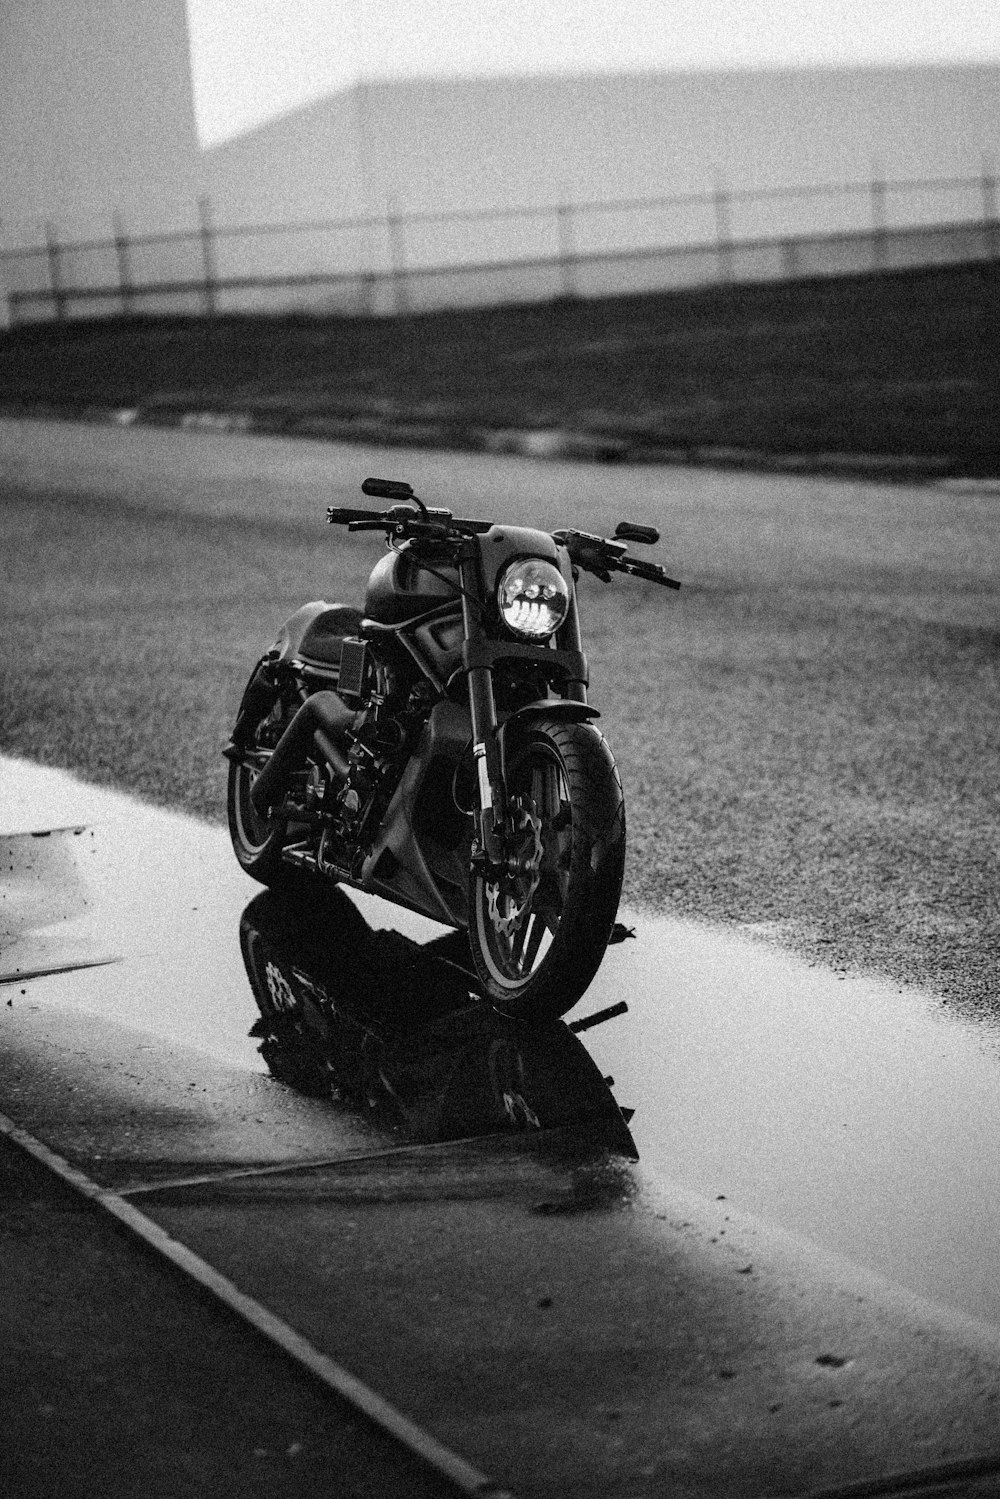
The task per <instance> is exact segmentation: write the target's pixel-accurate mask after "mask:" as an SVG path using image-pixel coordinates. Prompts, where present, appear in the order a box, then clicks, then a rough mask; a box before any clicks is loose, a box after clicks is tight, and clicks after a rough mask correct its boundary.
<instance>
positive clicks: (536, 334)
mask: <svg viewBox="0 0 1000 1499" xmlns="http://www.w3.org/2000/svg"><path fill="white" fill-rule="evenodd" d="M998 293H1000V264H995V263H994V264H981V265H972V266H964V267H946V268H941V269H930V270H921V271H907V272H900V273H896V274H893V275H884V276H868V277H855V278H848V279H843V280H836V279H831V280H818V281H814V282H801V283H791V284H787V285H774V286H758V287H733V288H726V287H715V288H709V289H706V290H701V291H693V292H684V293H674V294H670V295H660V296H646V297H633V298H619V299H610V300H607V301H594V302H589V301H579V302H578V301H568V302H564V303H560V304H556V305H537V306H528V307H513V308H495V309H487V310H482V311H477V310H471V311H459V312H442V313H435V314H426V315H423V316H414V317H410V318H402V319H398V320H392V321H387V320H378V319H376V320H369V319H360V318H359V319H338V318H329V319H324V318H308V317H302V318H289V319H271V320H268V319H255V318H223V319H219V320H217V321H214V322H206V321H204V320H197V319H195V320H188V321H164V322H156V321H145V322H143V321H137V322H132V323H130V322H127V321H126V322H110V323H101V324H92V325H87V324H76V325H67V327H66V328H65V329H60V328H58V327H53V326H52V325H48V326H40V327H34V328H31V327H25V328H22V329H16V330H14V331H13V332H11V333H8V334H7V335H3V336H0V406H6V407H7V409H11V408H12V407H13V408H16V407H18V406H20V405H24V406H27V407H31V406H33V405H37V404H38V403H51V404H54V405H57V406H61V407H63V408H64V409H65V408H73V407H77V408H79V407H84V408H85V407H87V406H88V405H93V404H97V405H112V406H118V407H128V408H139V409H140V410H142V412H143V413H144V414H145V415H146V416H147V417H149V418H153V419H155V418H156V417H160V418H161V419H164V420H165V419H168V418H169V417H170V416H171V414H172V413H176V412H177V411H179V410H184V409H188V408H191V407H196V408H199V409H203V410H205V409H207V410H219V411H224V410H232V409H237V410H239V411H241V412H251V413H253V414H254V416H255V418H256V419H257V420H258V421H262V422H264V423H266V424H267V425H268V426H269V427H270V428H272V429H273V430H275V431H287V432H295V433H302V434H304V435H313V436H337V437H352V436H353V437H358V438H362V439H367V440H374V441H390V440H398V439H400V438H402V440H404V441H407V442H411V443H426V444H428V445H440V444H441V443H444V444H445V445H447V446H451V447H452V448H454V447H462V446H473V447H479V446H481V445H482V441H483V438H482V432H483V430H484V429H485V430H486V431H487V432H488V433H492V434H494V435H496V434H498V433H502V431H503V429H505V428H536V429H546V428H560V429H568V430H569V431H571V432H580V433H587V434H592V435H594V436H596V437H597V438H598V439H600V440H601V441H599V443H598V448H599V450H600V448H601V446H602V445H603V448H604V450H605V452H606V454H607V456H611V457H626V458H629V457H631V458H642V457H643V456H651V455H653V454H659V455H661V456H662V455H671V456H674V457H682V456H683V455H684V454H685V453H692V452H695V451H696V450H698V449H702V448H705V447H709V448H714V449H719V448H730V449H744V450H745V449H749V450H751V451H752V452H753V453H754V454H756V455H758V456H757V461H758V462H760V461H766V455H768V454H774V455H796V454H798V455H811V456H814V455H815V454H817V453H826V454H851V455H859V454H876V455H878V454H886V455H896V456H897V457H899V456H902V457H903V458H910V459H917V460H920V462H921V463H924V464H928V463H929V464H930V465H931V467H932V468H933V467H935V466H937V467H938V468H940V470H941V471H950V472H963V473H989V474H997V473H1000V438H998V435H997V434H998V432H1000V379H998V375H1000V296H998ZM715 459H716V461H717V459H718V454H717V453H716V455H715ZM918 466H919V465H918Z"/></svg>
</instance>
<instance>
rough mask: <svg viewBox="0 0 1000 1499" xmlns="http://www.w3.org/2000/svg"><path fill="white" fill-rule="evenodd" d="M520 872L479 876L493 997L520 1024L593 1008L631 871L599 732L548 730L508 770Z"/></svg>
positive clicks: (482, 974) (475, 936)
mask: <svg viewBox="0 0 1000 1499" xmlns="http://www.w3.org/2000/svg"><path fill="white" fill-rule="evenodd" d="M507 793H508V807H507V814H508V820H509V824H510V826H511V827H512V828H513V849H512V852H513V854H514V856H515V858H516V864H517V868H516V870H515V871H514V872H512V873H502V874H498V873H495V872H493V871H481V870H477V869H473V871H472V875H471V880H470V889H469V896H470V899H469V945H470V947H471V949H472V956H473V961H474V963H475V966H476V972H477V974H478V976H479V979H480V981H481V983H482V985H483V988H484V990H485V993H486V995H487V997H488V998H489V999H490V1000H491V1002H492V1003H493V1005H494V1006H495V1008H496V1009H498V1010H499V1011H500V1012H501V1013H502V1014H505V1015H509V1016H511V1017H512V1018H514V1019H518V1020H533V1019H537V1020H551V1019H554V1018H556V1017H557V1016H559V1015H564V1014H565V1013H566V1011H567V1010H569V1009H571V1008H572V1007H573V1005H575V1004H576V1002H577V1000H578V999H580V998H581V996H582V995H583V993H584V991H585V990H586V989H587V987H588V985H589V984H590V982H591V980H592V979H593V977H594V975H595V973H596V972H597V970H598V968H599V967H600V964H601V960H602V958H603V957H604V953H605V951H606V949H607V945H608V941H609V939H610V937H611V932H612V928H613V926H614V922H615V916H616V915H617V912H618V902H619V899H620V898H621V888H622V878H623V875H624V871H625V802H624V797H623V795H622V785H621V779H620V777H619V775H618V768H617V766H616V765H615V761H614V757H613V755H612V753H611V750H610V749H609V747H608V744H607V741H606V740H605V739H604V737H603V735H602V734H601V733H600V732H599V731H598V730H597V729H596V728H594V726H593V724H589V723H577V722H573V721H566V720H564V719H560V718H556V717H553V718H548V719H538V720H536V721H535V722H534V723H532V724H531V726H530V728H527V729H525V730H523V731H522V737H521V738H520V740H519V741H518V742H517V744H516V746H515V747H514V749H513V750H512V752H511V753H510V754H509V757H508V763H507Z"/></svg>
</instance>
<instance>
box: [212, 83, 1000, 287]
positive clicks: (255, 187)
mask: <svg viewBox="0 0 1000 1499" xmlns="http://www.w3.org/2000/svg"><path fill="white" fill-rule="evenodd" d="M998 102H1000V68H997V67H995V66H980V67H976V66H954V67H941V68H934V67H920V68H879V69H831V70H789V71H777V72H763V71H761V72H748V73H708V72H706V73H687V74H684V73H677V74H669V73H665V74H649V75H642V74H618V75H611V76H607V77H591V78H583V77H581V78H555V77H544V76H538V77H531V78H496V79H476V80H461V79H443V80H429V81H428V80H413V81H410V82H393V83H384V84H366V85H359V86H358V87H356V88H354V89H352V90H348V91H346V92H345V93H342V94H337V95H335V96H333V97H331V98H330V99H329V100H326V101H323V102H321V103H319V104H316V105H312V106H310V107H309V108H308V109H305V110H302V111H297V112H296V113H294V114H291V115H289V116H286V117H285V118H284V119H283V120H281V121H279V122H275V123H272V124H268V125H265V126H263V127H261V128H260V129H258V130H255V131H253V132H252V133H250V134H248V135H247V136H244V137H242V138H240V139H238V140H237V141H234V142H227V143H226V144H225V145H223V146H220V147H216V148H214V149H213V150H209V151H207V152H206V153H205V157H204V183H205V189H206V191H207V192H208V193H209V194H210V195H211V197H212V199H213V202H214V203H215V205H216V210H217V212H216V217H217V219H218V221H219V222H220V223H229V224H232V223H239V222H247V221H257V222H272V223H276V222H277V223H281V222H285V223H287V222H290V221H293V220H296V219H319V218H324V217H331V216H339V215H341V214H345V215H347V216H353V215H356V214H362V215H363V214H366V213H367V214H375V215H379V214H384V213H386V211H387V206H391V207H392V208H393V209H394V210H397V211H399V212H401V213H403V214H408V213H428V212H439V211H440V212H448V211H452V210H460V211H461V210H472V209H493V210H502V209H512V208H518V207H522V206H531V205H538V206H542V205H548V204H554V203H559V202H570V203H573V202H581V201H589V200H604V201H607V200H612V199H622V198H646V197H659V196H670V195H678V194H685V193H703V192H704V193H710V192H711V191H712V190H713V188H714V187H715V186H716V185H717V184H721V185H722V186H724V187H726V188H728V189H730V190H746V189H762V188H772V187H789V186H804V185H812V184H820V183H827V184H831V185H836V184H839V183H844V182H849V181H852V180H857V181H866V180H868V179H869V178H870V177H871V176H872V175H873V173H881V174H883V175H885V176H888V177H928V176H953V175H954V176H961V175H977V174H979V173H980V171H981V169H982V164H983V160H984V157H985V158H990V157H992V158H993V159H994V160H995V161H996V162H997V164H998V165H1000V110H998V108H997V105H998ZM967 196H968V195H967ZM930 203H931V200H930V199H927V201H926V202H925V204H924V205H923V208H921V206H920V205H919V204H918V203H916V202H915V201H914V202H911V203H909V204H908V205H904V204H903V203H902V202H901V201H900V202H898V203H896V204H895V205H894V204H892V203H891V202H890V205H889V206H890V208H893V207H895V208H896V209H897V210H899V212H901V213H904V214H909V215H910V216H911V217H912V216H917V217H920V216H921V214H923V215H924V216H926V215H927V214H928V213H929V215H930V216H931V217H932V218H936V219H937V220H938V221H944V220H947V219H948V218H957V217H967V216H968V210H969V208H970V207H971V208H972V209H973V211H975V210H976V209H977V208H978V206H980V205H979V204H978V202H977V200H976V196H975V192H973V197H972V200H971V202H969V203H966V202H964V201H963V202H960V201H959V197H958V196H957V195H956V197H955V200H954V201H953V202H950V201H948V199H947V195H937V196H936V197H935V198H934V200H933V207H930V206H929V205H930ZM843 209H844V205H843V203H841V204H840V205H839V207H838V212H841V213H842V212H843ZM731 211H732V213H733V214H734V215H735V216H736V217H735V219H734V223H733V229H734V232H735V233H736V234H737V235H739V236H740V237H743V236H745V235H752V234H753V233H754V232H764V233H770V232H775V233H780V232H783V228H782V225H783V224H784V225H785V226H787V227H788V230H789V232H794V231H795V230H797V229H799V228H801V230H802V232H810V231H816V230H820V229H823V228H824V227H829V228H835V227H838V225H836V224H834V223H833V222H832V220H831V221H830V222H828V223H827V222H824V212H825V213H826V214H827V215H828V216H829V214H830V213H831V212H832V209H831V208H827V209H826V210H824V209H823V208H822V207H821V206H820V205H819V204H818V203H813V204H810V205H809V207H808V209H807V210H806V211H805V212H806V218H805V220H803V221H802V222H801V224H800V223H799V221H798V220H797V219H796V214H798V215H799V218H801V216H802V214H803V210H802V208H801V207H799V208H798V209H794V210H793V209H791V208H790V207H789V206H788V205H785V206H784V208H783V209H782V210H781V212H782V213H783V214H784V218H783V219H782V220H781V221H780V222H779V221H778V220H777V219H776V218H775V214H776V212H777V211H776V210H775V209H774V208H773V207H771V208H769V209H766V210H765V209H764V208H763V207H760V208H758V209H757V210H756V216H754V215H752V214H750V211H749V210H748V209H746V208H743V207H740V206H737V205H734V206H733V208H732V210H731ZM860 211H861V212H862V213H863V214H864V216H865V221H866V223H868V222H870V216H871V205H870V203H869V202H868V201H867V200H864V199H862V200H861V203H860ZM706 215H707V216H706ZM601 217H602V220H603V223H602V224H601V225H599V224H598V220H597V219H596V218H595V219H594V220H593V222H592V224H591V226H590V228H587V226H586V225H584V224H583V223H582V222H581V224H579V225H578V226H577V231H578V232H580V231H584V232H587V233H590V234H592V235H594V234H598V235H604V236H607V235H608V234H610V232H611V227H610V223H611V221H610V220H609V219H607V218H605V217H604V216H601ZM661 219H662V216H661ZM841 226H842V227H850V225H849V223H847V222H844V223H843V224H842V225H841ZM706 231H708V237H711V235H712V234H713V233H714V219H713V218H712V214H711V209H710V208H708V209H706V210H701V211H698V210H690V211H682V210H674V211H672V212H671V213H670V214H669V215H667V216H666V218H665V219H662V221H659V222H652V221H649V222H646V223H640V222H639V221H638V220H636V221H635V222H633V223H632V224H631V225H630V226H628V233H629V234H630V235H631V236H632V237H635V236H639V238H640V240H641V238H642V236H643V235H644V234H645V235H647V236H649V237H651V239H653V240H659V241H662V239H663V235H664V234H665V233H669V234H672V235H673V236H674V237H675V238H676V239H677V240H679V241H681V242H685V241H686V242H694V241H697V240H698V239H699V238H704V237H706ZM542 233H543V231H542V230H541V229H540V227H539V226H538V225H532V224H529V223H525V224H523V225H522V226H521V227H520V229H519V230H517V232H516V234H515V238H517V237H519V238H520V242H521V244H522V249H523V252H524V253H531V252H532V236H534V237H535V238H536V239H537V238H538V236H539V235H540V234H542ZM544 233H546V234H548V236H549V246H548V247H549V248H551V237H552V233H553V226H552V225H551V224H549V226H548V228H547V229H546V230H545V231H544ZM463 235H464V237H465V239H466V240H469V241H470V246H469V248H470V250H475V252H476V253H475V255H473V256H472V258H489V256H490V249H491V245H494V246H495V249H496V250H497V252H498V253H499V254H501V255H502V254H503V253H504V250H505V247H506V246H507V245H508V244H509V242H510V236H511V231H510V230H505V229H502V226H495V227H494V228H493V229H492V230H491V231H490V232H489V234H486V232H485V231H484V229H483V228H482V226H479V227H477V228H476V229H475V230H465V231H461V232H459V231H458V230H457V229H456V228H454V227H453V228H452V229H451V230H450V231H449V235H447V236H446V235H443V233H442V232H441V231H432V230H430V229H425V230H421V231H420V232H419V235H417V236H416V238H415V239H414V242H413V243H412V245H411V246H410V248H411V250H412V253H413V256H414V258H415V259H416V260H417V261H418V262H419V261H421V260H422V261H424V263H429V262H430V261H432V260H434V259H435V258H437V257H439V256H441V255H446V256H447V258H451V257H452V255H454V256H456V257H457V258H469V257H468V256H467V255H465V254H463V250H462V239H463ZM592 247H593V248H604V247H606V246H605V245H603V244H595V245H593V246H592ZM607 247H610V246H609V245H608V246H607ZM580 248H584V249H585V248H591V246H589V245H586V244H585V245H581V246H580Z"/></svg>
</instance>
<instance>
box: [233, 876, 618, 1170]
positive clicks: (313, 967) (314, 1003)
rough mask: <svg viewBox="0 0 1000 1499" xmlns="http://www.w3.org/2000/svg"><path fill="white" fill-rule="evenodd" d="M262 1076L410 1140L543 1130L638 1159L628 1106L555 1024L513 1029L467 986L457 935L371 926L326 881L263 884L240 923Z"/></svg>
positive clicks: (468, 968)
mask: <svg viewBox="0 0 1000 1499" xmlns="http://www.w3.org/2000/svg"><path fill="white" fill-rule="evenodd" d="M240 947H241V950H242V953H243V960H244V963H245V965H246V970H247V973H248V975H249V978H250V983H251V986H252V988H253V992H254V995H255V997H256V1000H257V1004H258V1007H259V1009H260V1018H259V1019H258V1020H257V1022H256V1024H255V1025H254V1026H253V1028H252V1030H251V1032H250V1034H251V1035H252V1036H256V1037H259V1038H260V1041H261V1046H260V1051H261V1055H262V1056H263V1058H264V1060H265V1062H266V1063H267V1066H268V1068H269V1070H270V1072H271V1073H272V1074H273V1075H274V1076H275V1077H277V1078H279V1079H281V1080H282V1081H283V1082H285V1083H287V1084H289V1085H290V1086H291V1087H293V1088H295V1089H297V1090H298V1091H300V1092H304V1093H307V1094H311V1095H313V1096H318V1097H328V1098H332V1099H334V1100H336V1101H339V1102H341V1103H343V1104H346V1105H348V1106H349V1107H352V1108H353V1109H356V1110H358V1111H360V1112H362V1113H363V1114H364V1115H365V1116H366V1117H367V1118H368V1119H370V1120H371V1121H372V1122H373V1123H375V1124H377V1125H378V1126H380V1127H384V1128H388V1129H389V1130H391V1131H393V1132H394V1133H396V1134H397V1135H400V1136H402V1137H403V1138H406V1139H408V1140H414V1141H423V1142H427V1141H440V1140H456V1139H464V1138H469V1137H472V1136H481V1135H495V1134H503V1133H515V1132H524V1133H525V1134H530V1135H536V1134H537V1133H538V1132H540V1131H543V1130H560V1131H564V1132H568V1133H569V1134H570V1135H571V1136H572V1137H573V1138H574V1141H575V1143H576V1144H577V1145H578V1146H583V1145H585V1146H587V1147H588V1148H589V1149H590V1150H593V1151H599V1152H607V1153H610V1154H613V1155H618V1156H625V1157H627V1158H629V1159H632V1160H636V1159H638V1152H637V1151H636V1148H635V1142H634V1141H633V1139H632V1135H631V1133H630V1131H629V1129H628V1125H627V1122H626V1121H627V1118H628V1117H629V1113H628V1111H623V1110H622V1109H621V1108H620V1107H619V1105H618V1104H617V1103H616V1102H615V1099H614V1097H613V1095H612V1093H611V1089H610V1087H609V1083H608V1082H607V1081H605V1079H604V1078H603V1077H602V1076H601V1073H600V1071H599V1069H598V1068H597V1066H596V1065H595V1064H594V1062H593V1061H592V1059H591V1057H590V1056H589V1054H588V1053H587V1051H586V1050H585V1048H584V1047H583V1045H582V1044H581V1042H580V1041H579V1040H577V1038H576V1036H575V1035H574V1034H573V1031H572V1030H571V1029H570V1027H569V1026H568V1025H566V1024H565V1023H564V1022H563V1021H561V1020H553V1021H550V1022H548V1023H545V1024H536V1025H533V1026H526V1025H523V1024H519V1023H518V1022H516V1021H513V1020H510V1019H508V1018H506V1017H504V1016H502V1015H500V1014H498V1013H497V1012H496V1011H495V1010H494V1009H493V1008H492V1007H491V1006H490V1005H489V1004H488V1003H486V1002H485V1001H484V1000H483V999H482V998H481V997H480V995H479V993H478V992H477V980H476V978H475V976H474V973H473V971H472V968H473V965H472V962H471V959H470V957H469V954H468V951H467V943H466V939H465V936H464V934H463V933H461V932H449V933H447V934H446V935H445V936H444V937H442V938H438V939H436V940H434V941H432V942H428V943H424V944H420V943H417V942H413V941H411V940H410V939H409V938H407V937H404V936H402V935H401V934H400V933H399V932H396V931H376V930H373V929H372V928H371V927H370V926H369V925H368V923H367V922H366V921H365V920H364V918H363V916H362V915H361V913H360V912H359V910H358V909H357V907H356V906H355V905H354V903H353V902H352V901H351V900H350V899H349V898H348V897H347V896H346V895H344V894H343V892H342V891H340V890H339V889H337V888H336V887H331V886H320V885H319V884H318V882H315V883H314V882H308V883H307V882H306V880H303V882H302V884H301V885H299V884H298V883H297V882H295V884H294V885H293V886H289V887H283V888H282V889H280V890H273V891H272V890H268V891H265V892H263V893H262V894H260V895H258V896H257V897H256V898H255V899H254V900H252V901H251V902H250V904H249V905H248V906H247V908H246V910H245V911H244V912H243V916H242V918H241V921H240Z"/></svg>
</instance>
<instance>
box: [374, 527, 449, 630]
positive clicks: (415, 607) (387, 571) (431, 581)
mask: <svg viewBox="0 0 1000 1499" xmlns="http://www.w3.org/2000/svg"><path fill="white" fill-rule="evenodd" d="M429 565H430V566H431V567H433V569H434V571H433V572H428V571H427V568H426V567H418V566H417V565H416V562H415V561H414V559H413V558H412V557H411V556H410V555H409V551H408V548H407V547H406V546H402V547H400V549H399V551H394V552H387V553H386V555H385V556H384V557H382V558H380V560H379V561H378V562H377V563H376V564H375V567H374V568H373V569H372V574H371V577H370V578H369V579H368V587H367V589H366V590H365V614H366V615H367V616H368V618H369V619H375V620H378V622H379V624H381V625H400V624H403V623H404V621H405V620H408V619H413V618H414V617H415V616H416V615H418V614H425V613H426V612H427V610H428V609H433V608H435V607H436V606H437V605H438V604H443V603H445V602H446V601H447V600H448V599H456V600H457V599H458V597H459V588H458V570H457V568H455V567H454V566H453V565H452V564H451V563H450V562H449V561H447V559H443V560H441V561H437V560H435V561H432V562H431V563H430V564H429Z"/></svg>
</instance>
